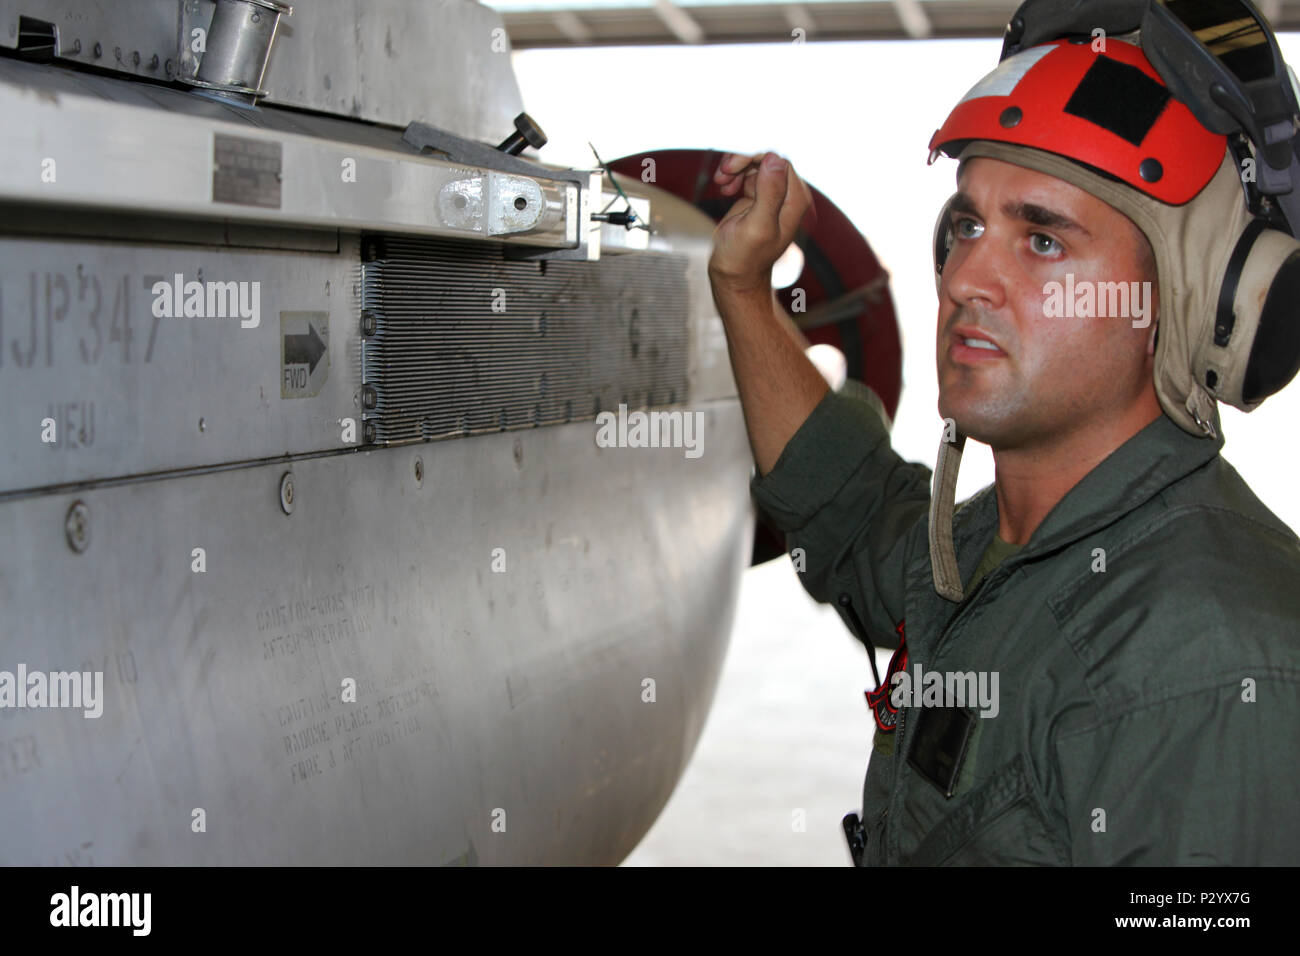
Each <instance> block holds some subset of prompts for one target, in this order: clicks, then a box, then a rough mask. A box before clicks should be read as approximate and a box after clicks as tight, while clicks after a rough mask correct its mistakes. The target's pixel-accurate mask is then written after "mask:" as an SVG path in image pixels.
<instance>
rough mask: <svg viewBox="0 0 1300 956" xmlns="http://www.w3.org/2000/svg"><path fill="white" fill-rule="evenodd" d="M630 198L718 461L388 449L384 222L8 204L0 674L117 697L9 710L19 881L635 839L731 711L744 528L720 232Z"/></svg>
mask: <svg viewBox="0 0 1300 956" xmlns="http://www.w3.org/2000/svg"><path fill="white" fill-rule="evenodd" d="M104 82H107V81H104ZM75 99H77V96H75V94H70V92H64V94H61V95H60V103H61V107H60V109H62V111H66V114H68V116H77V114H79V112H81V111H82V108H83V107H85V104H78V103H75V101H74V100H75ZM36 100H39V96H38V98H36ZM199 113H200V114H203V111H199ZM133 114H138V116H139V118H140V120H142V122H155V121H156V117H153V116H151V114H149V113H148V111H147V109H138V111H134V113H133ZM122 116H127V117H129V114H127V113H123V114H122ZM51 122H55V121H53V120H51ZM211 122H212V124H213V127H214V129H217V127H220V126H221V124H224V122H227V118H226V117H224V116H217V114H214V116H212V117H211ZM331 122H337V121H331ZM266 125H268V126H273V125H274V124H266ZM317 139H320V137H318V135H317ZM121 142H122V143H131V142H135V140H133V138H131V137H130V129H123V135H122V139H121ZM304 142H305V140H304ZM123 148H125V147H123ZM131 148H133V150H140V148H143V150H144V153H142V156H147V152H148V151H147V143H146V146H144V147H140V146H133V147H131ZM374 148H376V153H374V156H376V163H383V161H386V160H385V159H383V155H382V152H383V147H382V144H378V146H376V147H374ZM23 159H25V161H26V160H30V161H31V168H32V169H39V166H40V159H42V153H40V152H39V150H36V148H34V150H32V151H31V155H29V156H25V157H23ZM399 159H400V157H399ZM208 161H211V156H209V160H208ZM402 161H415V163H424V161H425V160H420V159H416V160H402ZM430 168H432V166H430ZM292 173H294V170H292V169H289V168H286V174H292ZM208 178H211V173H208ZM16 182H17V179H16ZM19 185H21V183H19ZM624 186H625V189H627V191H628V193H629V195H632V196H633V198H638V199H641V198H649V200H650V209H651V215H650V219H651V221H653V224H654V226H655V229H656V233H655V235H654V237H653V238H651V239H650V241H649V243H646V245H647V246H649V248H647V251H642V252H633V251H623V250H620V248H619V242H620V241H621V237H619V235H617V234H615V233H614V232H612V230H611V228H610V226H602V232H607V233H608V237H607V238H608V242H607V243H604V245H606V250H607V252H608V254H610V255H617V256H620V259H621V258H624V256H625V258H628V259H627V261H632V259H630V258H633V256H660V259H659V260H656V261H667V260H666V259H663V258H662V256H663V254H668V255H671V256H676V258H677V259H676V260H675V261H677V263H681V258H685V263H684V264H679V265H677V267H676V269H677V271H676V272H675V274H677V276H680V277H681V280H682V281H684V284H685V285H684V291H682V286H681V282H677V285H676V289H677V291H676V293H675V295H676V298H675V299H673V300H675V303H676V306H675V307H676V308H677V310H679V312H681V310H682V303H685V312H684V319H685V325H686V328H685V332H684V333H682V332H681V329H680V326H677V329H679V330H677V332H676V333H675V334H676V336H677V338H676V339H675V341H676V342H677V343H679V346H681V343H682V342H684V343H685V349H686V355H685V359H684V362H685V368H686V376H688V395H689V398H685V399H682V398H680V397H679V398H677V401H676V403H675V405H671V410H672V411H673V412H676V414H679V415H681V416H690V418H692V421H695V420H698V421H699V432H698V433H697V434H695V450H697V451H698V454H695V451H692V453H690V454H688V449H684V447H610V446H607V445H608V442H599V441H598V440H597V438H598V423H597V421H593V420H575V421H569V423H567V424H549V425H542V427H536V428H533V427H524V425H521V424H520V423H513V421H512V423H511V431H503V432H491V433H485V434H474V436H472V437H456V438H447V440H443V441H435V442H419V444H409V445H402V446H393V447H380V446H363V445H361V436H360V434H356V436H352V437H350V436H348V433H347V423H348V420H354V419H355V424H356V425H357V427H359V425H360V423H361V420H363V415H364V408H363V407H361V392H363V385H364V382H363V375H361V351H363V350H361V324H360V311H361V276H363V272H361V268H363V267H361V258H363V256H361V252H360V245H361V234H360V233H359V232H355V230H352V229H347V228H341V229H337V230H333V232H330V230H321V229H320V222H318V221H316V220H313V219H311V217H308V219H307V220H304V221H300V222H296V224H295V222H294V221H292V220H285V219H283V217H281V219H278V220H274V221H272V222H266V224H261V225H259V224H256V222H255V221H251V220H248V219H246V220H244V221H243V222H234V221H230V220H229V219H226V217H224V216H222V215H221V209H218V208H214V209H213V212H212V215H208V216H199V215H194V213H192V212H186V213H185V215H183V216H179V215H178V216H174V217H172V219H170V220H168V219H165V217H162V216H160V215H159V213H156V212H155V211H151V209H148V208H143V209H142V208H140V207H139V204H136V203H134V202H127V203H126V207H125V208H123V209H122V211H121V215H117V213H114V211H113V208H112V204H110V200H112V190H109V189H103V190H100V191H99V193H98V194H96V195H98V196H99V198H98V199H96V200H95V202H88V200H87V202H83V203H78V202H59V203H49V204H48V206H43V204H42V203H40V202H39V199H35V200H34V199H32V198H31V196H23V195H18V194H14V195H10V198H9V199H10V204H8V206H5V207H4V208H0V407H3V408H4V412H3V414H0V541H4V544H5V548H3V549H0V671H4V672H9V674H14V672H17V671H18V669H19V667H22V669H23V670H25V671H27V672H29V674H30V672H36V671H42V672H52V671H85V672H92V674H95V672H98V674H101V675H103V682H104V683H103V693H101V706H103V713H101V715H100V717H85V715H83V711H82V710H79V709H53V708H40V706H23V708H19V706H3V708H0V862H3V864H62V862H94V864H100V865H103V864H283V862H292V864H346V862H369V864H381V862H412V864H416V862H419V864H439V862H441V864H473V862H486V864H502V862H524V864H541V862H569V864H607V862H616V861H619V860H620V858H621V857H623V856H624V855H625V853H627V852H629V851H630V849H632V848H633V847H634V845H636V843H637V842H638V840H640V838H641V836H642V835H643V832H645V831H646V830H647V829H649V827H650V825H651V823H653V822H654V819H655V817H656V816H658V813H659V810H660V809H662V806H663V804H664V803H666V801H667V799H668V796H669V793H671V792H672V788H673V786H675V783H676V780H677V779H679V777H680V774H681V771H682V769H684V766H685V763H686V761H688V760H689V757H690V753H692V750H693V748H694V745H695V741H697V739H698V735H699V731H701V728H702V726H703V721H705V717H706V714H707V710H708V705H710V702H711V698H712V693H714V687H715V684H716V678H718V672H719V669H720V663H722V659H723V656H724V653H725V646H727V636H728V632H729V628H731V622H732V617H733V610H735V601H736V594H737V588H738V581H740V575H741V572H742V570H744V567H745V566H746V564H748V561H749V554H750V545H751V536H753V510H751V506H750V501H749V494H748V477H749V473H750V466H751V459H750V453H749V446H748V442H746V437H745V429H744V420H742V415H741V410H740V405H738V402H737V399H736V393H735V382H733V381H732V378H731V373H729V368H728V363H727V352H725V341H724V339H723V338H722V334H720V324H719V320H718V317H716V313H715V312H714V310H712V303H711V297H710V291H708V284H707V276H706V261H707V252H708V246H710V233H711V228H712V226H711V224H710V222H708V221H707V219H706V217H703V216H702V215H701V213H698V211H694V209H693V208H690V207H689V206H688V204H685V203H681V202H680V200H676V199H675V198H672V196H666V195H660V194H659V193H658V191H656V190H654V189H653V187H650V186H646V185H643V183H636V182H627V181H624ZM287 189H289V186H286V190H287ZM19 191H21V190H19ZM286 194H287V193H286ZM433 198H434V196H433V194H432V193H430V194H429V195H428V196H426V200H428V202H433ZM376 221H380V222H381V224H382V215H378V213H377V217H376ZM308 226H311V228H308ZM391 232H393V234H394V235H398V234H403V229H402V228H400V224H394V225H393V230H391ZM465 241H467V242H469V241H471V239H465ZM473 242H477V243H481V245H484V246H489V245H491V243H490V242H489V241H487V239H485V238H480V239H474V241H473ZM628 248H630V245H628V246H624V250H628ZM588 267H590V268H598V267H599V263H565V268H588ZM177 277H179V278H177ZM253 281H256V282H257V284H259V293H257V295H259V298H257V310H256V311H257V315H256V321H253V316H252V315H251V313H248V312H250V308H251V303H252V299H251V298H250V297H251V293H252V286H251V285H247V284H250V282H253ZM190 282H195V284H198V286H199V287H200V289H201V291H203V303H201V308H198V303H195V306H196V308H198V311H199V312H201V315H195V313H191V311H192V310H188V307H187V303H188V300H190V295H188V290H187V286H188V284H190ZM159 284H162V285H161V286H160V285H159ZM214 284H220V287H217V290H216V295H217V298H216V299H209V298H208V290H209V287H211V286H212V285H214ZM240 284H244V285H246V286H247V289H246V287H244V286H240ZM485 285H486V282H485ZM575 287H578V286H575ZM434 291H435V290H434ZM461 291H463V290H461ZM490 291H491V290H490V289H486V287H485V290H484V294H485V295H489V294H490ZM246 293H247V294H246ZM512 294H513V293H512ZM168 295H170V298H168ZM231 297H233V298H231ZM523 298H524V300H525V302H526V299H528V295H526V289H525V290H523ZM212 302H216V303H218V304H217V308H216V311H213V308H212ZM432 302H434V303H435V302H437V295H434V297H433V299H432ZM221 303H225V304H224V306H222V304H221ZM230 303H234V306H233V307H231V304H230ZM246 306H247V308H246ZM615 310H616V303H611V316H614V315H617V312H616V311H615ZM417 311H419V310H417ZM160 312H161V315H160ZM437 315H438V310H437V306H435V304H434V306H430V316H432V317H433V319H437ZM629 329H630V326H628V329H623V326H621V325H619V323H611V326H610V330H612V332H614V334H616V336H621V337H623V338H629V337H630V333H629ZM599 333H601V329H599V328H597V330H595V334H599ZM435 338H437V337H435V336H434V339H435ZM430 341H433V339H430ZM638 341H640V339H638ZM607 345H608V343H607V342H593V346H607ZM641 345H642V346H646V345H650V343H647V342H642V343H641ZM620 347H621V346H620ZM679 351H680V349H679ZM454 367H455V363H451V364H450V365H448V368H454ZM491 394H497V393H495V392H493V393H491ZM669 398H672V394H671V393H669ZM658 401H663V399H662V398H660V399H658ZM51 429H52V431H51ZM51 436H53V438H52V440H51ZM286 476H287V480H289V481H290V483H291V488H292V493H291V499H289V501H286V486H287V485H286ZM73 525H75V531H74V529H73ZM0 678H3V674H0ZM350 687H355V700H352V698H351V697H350V695H348V688H350Z"/></svg>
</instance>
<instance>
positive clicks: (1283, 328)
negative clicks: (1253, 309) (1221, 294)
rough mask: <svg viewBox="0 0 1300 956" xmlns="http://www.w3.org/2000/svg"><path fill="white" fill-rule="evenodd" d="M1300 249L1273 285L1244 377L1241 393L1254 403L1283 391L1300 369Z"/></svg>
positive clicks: (1250, 402) (1284, 263) (1286, 264)
mask: <svg viewBox="0 0 1300 956" xmlns="http://www.w3.org/2000/svg"><path fill="white" fill-rule="evenodd" d="M1298 303H1300V250H1297V251H1295V252H1293V253H1291V255H1289V256H1288V257H1287V259H1286V261H1285V262H1283V263H1282V266H1281V268H1279V269H1278V270H1277V275H1276V276H1275V277H1274V278H1273V282H1272V284H1270V285H1269V288H1268V294H1267V295H1266V296H1265V298H1264V307H1263V309H1262V310H1261V311H1260V315H1259V325H1258V326H1257V327H1256V329H1255V339H1254V341H1253V342H1252V343H1251V347H1250V357H1249V358H1248V359H1247V360H1246V373H1245V377H1244V378H1243V380H1242V387H1241V397H1242V399H1243V400H1244V401H1246V402H1247V403H1249V404H1251V405H1254V404H1256V403H1258V402H1262V401H1263V400H1264V399H1266V398H1268V396H1270V395H1272V394H1274V393H1275V392H1279V391H1281V390H1282V389H1283V388H1284V387H1285V386H1286V384H1287V383H1288V382H1290V381H1291V379H1293V378H1295V375H1296V372H1297V371H1300V315H1297V314H1296V313H1297V304H1298Z"/></svg>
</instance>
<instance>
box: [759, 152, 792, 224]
mask: <svg viewBox="0 0 1300 956" xmlns="http://www.w3.org/2000/svg"><path fill="white" fill-rule="evenodd" d="M789 179H790V177H788V176H787V175H786V174H785V160H783V159H782V158H781V157H780V156H778V155H777V154H776V153H769V154H768V155H767V156H766V157H764V159H763V165H762V166H760V167H759V170H758V183H757V188H756V189H755V191H754V205H755V206H756V207H758V213H759V215H760V216H761V217H762V218H763V219H765V220H768V219H770V220H772V221H775V220H776V218H777V216H778V215H779V214H780V212H781V204H782V203H784V202H785V193H786V190H787V189H788V188H789Z"/></svg>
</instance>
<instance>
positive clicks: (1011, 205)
mask: <svg viewBox="0 0 1300 956" xmlns="http://www.w3.org/2000/svg"><path fill="white" fill-rule="evenodd" d="M950 209H951V211H952V213H953V214H954V215H966V216H978V215H979V209H977V208H976V206H975V201H974V200H973V199H971V197H970V196H969V195H968V194H966V193H962V192H959V193H957V195H956V196H954V197H953V199H952V206H951V207H950ZM1002 214H1003V215H1004V216H1007V217H1009V218H1011V219H1019V220H1021V221H1022V222H1027V223H1030V224H1031V225H1035V226H1043V227H1045V228H1047V229H1059V230H1061V231H1062V232H1077V233H1079V234H1081V235H1084V236H1087V237H1088V238H1089V239H1091V238H1092V237H1093V236H1092V233H1090V232H1089V231H1088V230H1087V229H1085V228H1084V227H1083V226H1081V225H1080V224H1079V223H1077V222H1075V221H1074V220H1073V219H1071V218H1070V217H1069V216H1065V215H1062V214H1061V213H1059V212H1055V211H1054V210H1051V209H1048V208H1046V207H1044V206H1038V205H1035V204H1034V203H1028V202H1020V203H1017V202H1008V203H1004V204H1003V206H1002Z"/></svg>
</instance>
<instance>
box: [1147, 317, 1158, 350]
mask: <svg viewBox="0 0 1300 956" xmlns="http://www.w3.org/2000/svg"><path fill="white" fill-rule="evenodd" d="M1159 340H1160V321H1159V320H1158V319H1157V320H1156V321H1154V322H1152V323H1151V335H1150V337H1149V338H1148V339H1147V355H1155V354H1156V344H1157V343H1158V342H1159Z"/></svg>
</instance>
